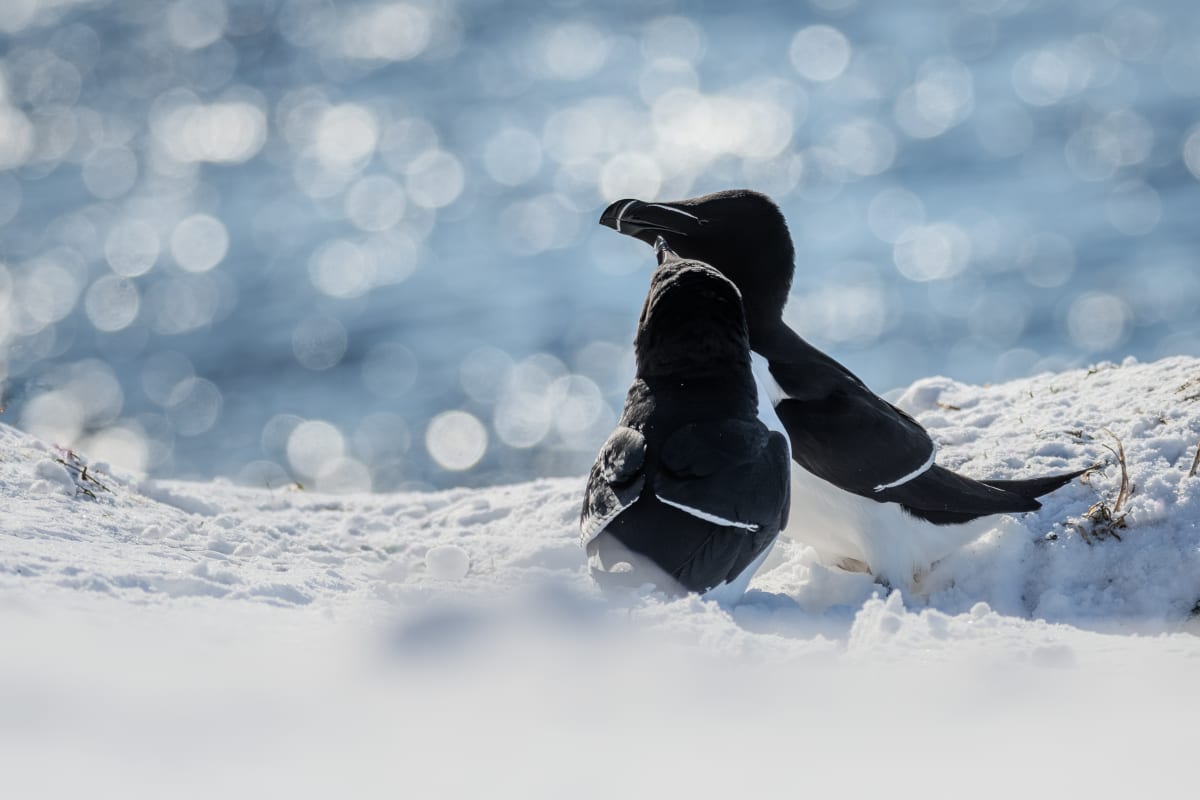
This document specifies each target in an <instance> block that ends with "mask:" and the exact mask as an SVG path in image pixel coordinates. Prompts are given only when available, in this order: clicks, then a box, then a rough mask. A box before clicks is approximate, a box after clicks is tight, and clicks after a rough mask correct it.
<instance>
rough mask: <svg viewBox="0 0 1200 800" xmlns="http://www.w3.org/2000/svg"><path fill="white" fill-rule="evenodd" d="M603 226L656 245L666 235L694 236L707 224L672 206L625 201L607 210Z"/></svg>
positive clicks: (601, 219)
mask: <svg viewBox="0 0 1200 800" xmlns="http://www.w3.org/2000/svg"><path fill="white" fill-rule="evenodd" d="M600 224H601V225H606V226H608V227H610V228H612V229H613V230H614V231H616V232H617V233H623V234H625V235H626V236H632V237H634V238H635V239H641V240H642V241H643V242H645V243H646V244H649V245H653V244H654V242H655V240H656V239H658V238H659V237H660V236H661V235H663V234H673V235H675V236H685V237H686V236H691V235H693V234H694V233H695V232H696V229H697V228H699V227H700V226H701V225H703V224H704V220H702V219H700V218H699V217H697V216H696V215H695V214H693V213H691V212H690V211H685V210H684V209H682V208H678V207H676V206H674V205H672V204H671V203H643V202H642V201H641V200H632V199H625V200H618V201H617V202H615V203H613V204H612V205H611V206H609V207H608V208H606V209H604V213H603V214H601V215H600Z"/></svg>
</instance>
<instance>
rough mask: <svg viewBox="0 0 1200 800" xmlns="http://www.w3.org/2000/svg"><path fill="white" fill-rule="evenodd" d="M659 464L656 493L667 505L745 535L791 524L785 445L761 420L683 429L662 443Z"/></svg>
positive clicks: (685, 426)
mask: <svg viewBox="0 0 1200 800" xmlns="http://www.w3.org/2000/svg"><path fill="white" fill-rule="evenodd" d="M661 461H662V466H663V471H662V473H661V474H660V475H659V476H658V479H657V482H656V484H655V488H654V491H655V494H656V495H658V498H659V499H660V500H662V501H664V502H666V503H668V504H671V505H675V506H677V507H680V506H682V507H684V508H687V509H692V510H694V511H698V512H700V513H701V514H705V515H709V516H711V517H714V518H716V519H719V520H723V521H726V522H727V523H729V524H730V525H731V526H732V527H738V528H742V529H743V530H747V531H752V530H774V531H778V530H779V528H780V527H781V526H782V525H784V524H786V522H787V511H788V498H789V488H790V475H791V467H790V465H789V464H788V456H787V441H786V440H785V439H784V437H783V436H782V435H780V434H778V433H771V432H770V431H768V430H767V429H766V427H765V426H764V425H763V424H762V423H760V422H758V421H757V420H754V421H744V420H735V419H727V420H719V421H707V422H696V423H692V424H689V425H684V426H682V427H681V428H680V429H679V430H677V431H675V432H674V433H673V434H671V436H670V437H669V438H668V439H667V441H666V442H665V443H664V444H663V448H662V454H661Z"/></svg>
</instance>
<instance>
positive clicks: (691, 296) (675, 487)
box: [579, 242, 790, 604]
mask: <svg viewBox="0 0 1200 800" xmlns="http://www.w3.org/2000/svg"><path fill="white" fill-rule="evenodd" d="M655 249H656V250H657V251H658V259H659V266H658V268H657V269H655V271H654V274H653V276H652V277H651V280H650V291H649V292H648V294H647V295H646V301H645V303H644V304H643V305H642V314H641V319H640V320H639V322H638V329H637V335H636V337H635V339H634V352H635V354H636V358H637V375H636V377H635V379H634V381H633V385H632V386H631V387H630V389H629V393H628V394H627V395H626V398H625V408H624V410H623V412H622V414H621V419H620V420H619V421H618V423H617V428H616V430H614V431H613V432H612V435H611V436H609V437H608V440H607V441H605V443H604V445H603V446H602V447H601V448H600V454H599V455H598V456H597V458H596V463H595V464H594V465H593V466H592V469H591V473H590V474H589V475H588V482H587V490H586V494H585V497H584V500H583V513H582V514H581V516H580V520H579V527H580V534H581V536H580V541H581V543H582V544H583V546H584V547H585V548H586V549H587V554H588V568H589V571H590V572H591V574H592V576H593V577H594V578H595V580H596V581H597V583H599V584H600V585H601V586H604V587H610V586H632V587H639V586H642V585H644V584H647V583H649V584H653V585H654V586H655V587H656V588H657V589H659V590H661V591H665V592H668V593H671V594H680V593H683V592H700V593H703V594H704V595H705V597H706V598H711V599H716V600H717V601H718V602H722V603H726V604H728V603H733V602H736V601H737V600H738V599H739V598H740V597H741V596H742V594H743V593H744V592H745V590H746V586H747V584H749V582H750V578H751V577H752V576H753V575H754V573H755V571H757V569H758V567H759V566H760V565H761V564H762V562H763V561H764V560H765V559H766V556H767V553H768V552H769V550H770V548H771V545H772V544H774V542H775V538H776V536H777V535H778V534H779V531H780V529H781V528H783V527H784V525H786V523H787V512H788V491H789V479H788V474H789V471H790V467H789V462H788V447H787V440H786V438H785V437H784V436H783V435H782V434H780V433H772V432H771V431H769V430H768V429H767V428H766V426H765V425H763V424H762V422H760V421H759V419H758V416H757V413H758V396H757V392H756V390H755V383H754V375H753V372H752V370H751V364H750V344H749V338H748V334H747V332H746V317H745V313H744V312H743V310H742V299H741V296H740V293H739V292H738V289H737V287H736V286H734V284H733V283H732V282H731V281H730V280H729V279H727V278H725V277H724V276H722V275H721V273H719V272H717V271H716V270H714V269H713V268H712V267H709V266H706V265H704V264H701V263H698V262H696V261H686V260H683V259H681V258H679V256H677V255H676V254H675V253H673V252H672V251H671V250H670V248H669V247H667V245H666V244H665V243H661V242H660V243H659V245H658V246H657V247H656V248H655Z"/></svg>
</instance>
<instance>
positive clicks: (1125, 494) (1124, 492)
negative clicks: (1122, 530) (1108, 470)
mask: <svg viewBox="0 0 1200 800" xmlns="http://www.w3.org/2000/svg"><path fill="white" fill-rule="evenodd" d="M1101 430H1103V431H1104V432H1105V433H1107V434H1108V435H1109V436H1111V437H1112V438H1113V441H1114V442H1116V443H1117V449H1116V450H1113V449H1112V448H1111V447H1108V445H1105V447H1108V449H1109V451H1110V452H1112V453H1113V455H1115V456H1116V457H1117V463H1118V464H1120V465H1121V491H1119V492H1117V502H1115V503H1113V513H1114V514H1116V513H1119V512H1120V510H1121V507H1122V506H1124V505H1125V501H1126V500H1128V499H1129V470H1128V469H1127V468H1126V466H1125V446H1124V445H1123V444H1121V439H1120V437H1118V436H1117V435H1116V434H1115V433H1113V432H1112V431H1110V430H1109V429H1108V428H1101Z"/></svg>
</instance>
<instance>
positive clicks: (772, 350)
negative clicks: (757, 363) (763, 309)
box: [750, 316, 812, 361]
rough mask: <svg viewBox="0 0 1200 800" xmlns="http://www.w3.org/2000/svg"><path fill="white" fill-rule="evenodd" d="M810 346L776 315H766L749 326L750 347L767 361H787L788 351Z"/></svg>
mask: <svg viewBox="0 0 1200 800" xmlns="http://www.w3.org/2000/svg"><path fill="white" fill-rule="evenodd" d="M811 347H812V346H811V345H810V344H809V343H808V342H806V341H804V339H803V338H801V336H800V334H798V333H796V332H795V331H794V330H792V329H791V328H789V327H788V325H787V323H786V322H784V321H783V319H782V318H781V317H778V316H772V317H767V318H765V319H764V320H763V321H760V322H759V323H758V324H757V325H752V326H751V327H750V349H751V350H753V351H754V352H756V353H758V354H759V355H761V356H763V357H764V358H766V359H767V360H768V361H788V360H789V358H788V356H789V354H790V353H795V352H796V351H797V350H808V349H810V348H811Z"/></svg>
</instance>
